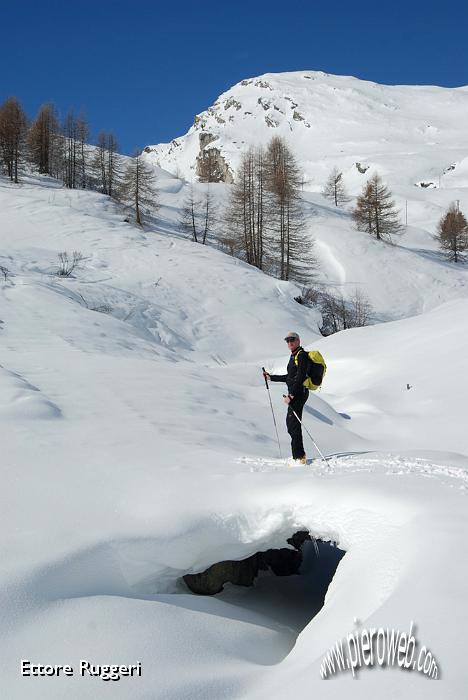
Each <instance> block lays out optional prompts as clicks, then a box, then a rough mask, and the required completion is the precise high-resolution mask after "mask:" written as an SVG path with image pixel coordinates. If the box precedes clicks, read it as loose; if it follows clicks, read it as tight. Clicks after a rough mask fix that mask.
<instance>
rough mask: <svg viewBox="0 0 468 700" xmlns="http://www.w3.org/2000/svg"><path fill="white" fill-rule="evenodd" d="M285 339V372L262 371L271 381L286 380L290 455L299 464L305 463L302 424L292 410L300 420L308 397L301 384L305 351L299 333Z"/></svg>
mask: <svg viewBox="0 0 468 700" xmlns="http://www.w3.org/2000/svg"><path fill="white" fill-rule="evenodd" d="M285 341H286V342H287V344H288V348H289V350H290V351H291V357H290V358H289V362H288V368H287V374H269V373H268V372H266V371H264V372H263V376H264V377H265V379H270V380H271V381H272V382H286V384H287V385H288V395H287V396H285V398H284V402H285V403H286V404H287V405H288V412H287V414H286V427H287V429H288V433H289V435H290V436H291V451H292V457H293V460H295V461H296V462H298V463H299V464H306V456H305V451H304V444H303V442H302V426H301V424H300V422H299V421H298V420H297V418H296V416H295V415H294V413H293V411H294V412H295V413H297V415H298V416H299V418H300V419H301V420H302V409H303V408H304V404H305V402H306V401H307V399H308V398H309V390H308V389H306V388H305V387H304V386H303V382H304V380H305V379H306V376H307V353H306V352H305V351H304V349H303V348H302V347H301V339H300V337H299V335H298V334H297V333H295V332H294V331H291V332H290V333H288V334H287V336H286V338H285Z"/></svg>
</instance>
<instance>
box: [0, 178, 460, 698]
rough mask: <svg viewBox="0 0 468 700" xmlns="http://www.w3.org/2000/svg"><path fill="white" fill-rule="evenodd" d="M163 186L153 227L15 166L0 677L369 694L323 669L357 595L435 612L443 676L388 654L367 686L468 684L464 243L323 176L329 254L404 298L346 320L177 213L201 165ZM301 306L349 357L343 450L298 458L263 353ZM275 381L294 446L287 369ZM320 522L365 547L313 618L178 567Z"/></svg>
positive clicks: (5, 224) (404, 622) (28, 689)
mask: <svg viewBox="0 0 468 700" xmlns="http://www.w3.org/2000/svg"><path fill="white" fill-rule="evenodd" d="M159 184H160V187H161V200H162V204H163V207H162V210H161V212H160V218H159V221H158V224H157V227H156V229H155V230H153V229H152V228H151V227H150V228H147V229H146V230H141V229H137V228H135V227H133V226H132V225H130V224H128V223H125V222H124V221H123V218H124V217H123V215H122V213H121V212H120V211H119V209H118V208H117V207H116V206H115V205H114V204H113V203H112V202H110V201H109V199H107V198H106V197H103V196H100V195H98V194H96V193H91V192H83V191H66V190H64V189H63V188H61V187H59V186H58V185H57V184H56V183H54V182H52V181H50V180H48V179H46V178H26V179H25V181H24V183H23V184H22V185H20V186H13V185H11V184H9V183H8V182H7V181H6V180H5V179H4V178H0V235H1V240H2V247H1V255H0V264H2V265H4V266H6V267H7V268H8V269H9V270H10V272H11V275H10V277H9V278H8V279H7V280H6V281H3V280H2V281H1V282H0V319H1V320H2V321H3V323H2V324H0V328H1V330H0V341H1V359H0V365H1V366H0V383H1V392H0V420H1V422H2V425H3V439H2V460H1V465H2V476H1V482H2V489H1V491H0V513H1V515H0V518H1V532H2V535H1V537H0V547H1V550H0V561H1V562H2V573H1V576H0V589H1V593H2V595H1V598H0V600H1V603H0V619H1V621H2V625H1V632H0V634H1V640H2V654H1V660H0V669H1V679H2V694H4V696H5V697H7V698H8V699H9V700H10V699H12V700H16V699H21V700H23V698H25V697H28V698H39V699H40V700H42V699H44V700H45V699H47V700H54V698H57V699H58V698H60V699H62V698H63V697H65V696H66V697H67V698H73V699H75V698H76V700H85V699H86V698H90V699H91V698H93V700H95V699H96V698H98V699H99V700H100V699H101V698H107V697H109V698H113V699H114V698H132V699H134V698H155V697H156V698H164V699H165V700H166V699H169V700H176V699H177V700H180V699H181V698H190V700H192V699H195V698H200V699H201V698H206V697H213V698H214V697H216V698H246V697H248V698H249V699H250V698H253V699H254V700H260V699H264V698H265V699H266V698H274V699H276V698H278V699H279V698H282V697H284V695H285V693H288V694H289V695H294V697H295V698H297V699H298V700H301V699H302V698H304V700H305V699H306V698H309V697H311V695H313V694H317V693H318V694H320V697H343V695H345V694H346V695H347V696H348V695H351V697H352V696H353V695H356V696H357V695H358V694H359V695H360V696H362V694H363V692H364V693H365V692H366V691H365V690H364V691H363V690H362V688H361V687H360V686H349V685H348V686H344V685H343V683H349V682H350V679H351V677H350V674H346V673H342V674H340V675H338V676H337V677H336V679H335V680H333V681H332V682H330V683H328V684H327V685H324V684H323V681H322V680H321V679H320V673H319V669H320V661H321V658H322V656H323V654H324V653H325V651H326V650H327V649H328V648H329V647H330V646H331V645H332V644H333V643H334V642H335V641H337V640H339V639H341V638H342V637H344V636H345V635H346V634H347V633H348V632H350V631H352V630H353V628H354V627H355V618H356V619H358V620H359V621H360V623H361V624H362V625H365V626H368V627H370V626H377V627H379V626H384V627H386V626H388V627H392V628H400V629H402V630H407V629H409V625H410V621H411V620H414V622H415V624H416V625H417V638H418V641H419V643H420V645H422V644H425V645H426V646H427V647H428V648H430V649H431V651H432V652H433V653H434V654H435V656H436V658H437V661H438V663H439V664H440V668H441V675H442V678H443V683H444V686H443V690H442V691H441V690H440V687H441V686H438V685H435V686H427V685H425V684H424V681H425V679H424V678H423V676H421V675H420V674H417V673H416V672H412V673H408V672H406V673H404V672H402V671H401V670H399V669H394V670H391V669H387V670H382V669H365V670H363V671H361V672H360V674H359V675H360V681H361V683H364V684H366V685H367V686H368V687H369V691H368V694H370V693H371V692H372V694H373V695H375V694H377V693H378V694H379V696H381V697H394V696H395V695H396V694H398V695H402V696H403V697H408V698H409V697H411V698H419V697H421V698H422V697H428V696H430V694H431V693H432V694H433V695H434V697H436V696H437V697H440V696H441V693H442V694H443V696H444V697H453V698H462V697H464V692H465V688H466V671H465V663H464V656H465V654H464V649H463V643H462V640H463V632H464V630H465V629H466V628H467V626H468V605H467V602H466V585H467V580H468V564H467V563H466V557H464V556H463V553H464V551H465V550H466V535H467V525H468V512H467V507H466V503H467V501H466V496H467V488H468V472H467V466H468V437H467V435H466V427H465V426H466V409H465V405H464V402H465V396H466V394H467V389H468V386H467V384H468V379H467V376H468V375H467V371H466V357H467V343H468V323H467V318H468V315H467V304H468V301H467V299H466V296H467V295H466V269H465V267H462V266H461V267H460V268H454V267H453V266H450V265H448V264H447V263H444V262H443V261H441V260H440V259H439V258H438V256H437V254H436V252H435V251H434V247H433V246H431V244H430V243H428V244H427V246H426V245H425V244H426V242H428V241H430V237H429V235H428V231H427V229H425V228H424V227H423V226H422V227H418V228H415V229H414V230H413V231H412V233H411V235H412V236H413V239H411V235H410V240H413V241H416V243H417V246H419V249H418V251H416V250H415V248H416V243H414V245H413V246H412V245H409V244H405V245H401V246H400V247H398V248H397V249H394V248H389V247H388V246H383V247H378V246H377V244H375V245H374V244H373V242H372V241H369V240H368V239H367V238H366V237H365V236H364V235H363V234H359V233H357V232H355V231H353V230H352V227H351V225H350V222H349V216H347V215H346V214H339V213H337V212H335V211H334V210H332V209H331V208H330V207H328V205H326V203H325V202H324V201H323V200H322V198H321V196H320V195H319V194H317V193H314V192H306V193H305V196H306V197H307V198H308V200H309V201H310V202H311V203H312V204H313V207H314V209H315V210H316V211H317V212H318V213H317V214H316V215H314V216H312V217H311V220H310V225H311V231H312V230H313V231H314V234H315V235H316V237H317V240H318V244H317V245H318V247H320V246H322V258H323V260H324V261H326V260H328V261H329V266H328V269H325V271H322V272H321V274H322V275H323V276H324V277H328V278H329V280H331V279H332V278H333V277H334V278H335V279H336V280H337V281H338V282H339V283H340V284H342V285H343V284H347V282H348V281H349V282H350V283H351V282H352V283H353V284H354V283H356V282H360V283H361V284H362V285H363V286H364V289H365V291H366V292H367V294H368V295H369V296H370V298H371V299H372V301H373V304H374V306H375V307H376V308H377V309H378V310H379V312H380V313H381V314H382V316H383V317H393V318H397V317H398V318H399V319H400V320H398V321H393V322H389V323H384V324H378V325H374V326H371V327H367V328H363V329H355V330H351V331H346V332H343V333H340V334H337V335H334V336H331V337H329V338H326V339H324V338H322V337H321V336H320V335H319V334H318V331H317V323H318V321H319V317H318V314H317V313H316V312H315V311H313V310H310V309H306V308H304V307H303V306H300V305H299V304H297V303H296V302H295V301H294V299H293V298H294V296H295V295H296V294H297V293H298V291H299V290H298V289H297V288H295V286H294V285H292V284H289V283H286V282H279V281H278V280H275V279H273V278H269V277H266V276H265V275H263V274H262V273H260V272H258V271H257V270H254V269H252V268H249V267H248V266H247V265H244V264H243V263H241V262H239V261H237V260H234V259H232V258H229V257H227V256H225V255H223V254H222V253H221V252H220V251H218V250H216V249H214V248H213V247H202V246H199V245H196V244H194V243H191V242H190V241H187V240H184V239H183V237H181V236H180V235H179V234H177V231H176V228H177V226H176V218H177V207H178V206H180V201H181V197H183V190H184V186H183V183H181V181H179V180H177V179H175V178H173V177H170V176H169V175H167V173H166V174H165V173H164V172H159ZM216 192H217V197H219V198H220V199H221V198H222V197H224V196H225V188H224V186H222V185H220V186H219V187H218V188H217V189H216ZM418 192H420V190H419V189H418ZM423 194H424V197H425V198H426V199H424V201H423V203H422V205H421V221H422V219H423V218H424V217H425V216H426V217H428V216H429V213H430V211H431V209H430V205H429V204H428V202H429V200H430V197H431V196H432V195H431V193H430V192H429V191H424V193H423ZM429 218H430V222H431V225H433V223H434V217H432V218H431V217H429ZM340 236H343V237H344V238H343V240H344V241H346V245H340V244H339V237H340ZM62 250H68V251H69V252H71V251H72V250H80V251H82V252H83V254H84V255H85V258H86V260H85V264H84V266H83V268H82V269H81V270H79V271H77V273H76V276H75V277H74V278H69V279H64V278H59V277H57V276H56V275H55V274H54V270H55V268H56V265H57V253H58V252H60V251H62ZM392 256H394V257H392ZM395 260H396V261H397V262H395ZM392 281H393V285H391V284H390V282H392ZM103 306H107V307H108V313H102V312H99V311H93V310H92V307H94V308H96V307H103ZM414 313H417V314H419V315H417V316H412V314H414ZM294 328H295V329H297V330H298V331H300V332H301V335H302V338H303V342H304V344H305V345H306V346H308V347H317V348H318V349H320V350H321V352H322V353H323V354H324V356H325V358H326V360H327V364H328V372H327V376H326V381H325V384H324V387H323V390H322V391H321V392H318V393H316V394H315V395H313V396H311V398H310V400H309V402H308V404H307V408H306V411H305V414H304V418H305V421H306V423H307V426H308V428H309V430H310V431H311V433H312V435H313V436H314V438H315V439H316V441H317V442H318V444H319V445H320V447H321V448H322V450H323V451H324V452H326V453H332V452H341V453H345V454H344V456H341V457H339V458H336V459H332V460H331V462H330V463H329V464H328V465H324V464H323V463H322V462H320V461H319V460H314V461H313V462H312V465H310V466H307V467H300V468H294V469H290V468H287V466H286V465H285V462H284V461H281V460H279V459H278V455H277V445H276V438H275V434H274V429H273V424H272V420H271V413H270V407H269V403H268V397H267V395H266V391H265V385H264V383H263V379H262V375H261V372H260V367H261V366H262V365H265V366H266V367H267V368H269V369H271V370H280V369H281V368H282V367H284V366H285V364H286V361H287V356H286V354H285V353H286V350H285V347H284V341H283V340H282V338H283V337H284V333H285V332H286V331H287V330H289V329H294ZM407 385H409V386H410V388H409V389H407ZM271 391H272V399H273V404H274V408H275V411H276V415H277V419H278V423H279V431H280V438H281V443H282V449H283V453H284V454H286V453H287V451H288V440H287V435H286V432H285V428H284V425H283V421H284V405H283V404H282V402H281V393H282V387H281V385H279V386H278V385H277V386H274V385H273V386H272V388H271ZM306 444H307V445H308V452H309V456H310V457H312V456H313V457H316V454H314V451H313V448H312V446H311V445H310V442H307V438H306ZM304 528H305V529H309V530H310V532H311V533H312V534H313V535H314V536H316V537H317V538H322V539H323V540H329V541H333V542H337V543H338V544H339V546H340V547H341V548H343V549H344V550H346V555H345V556H344V558H343V560H342V561H341V563H340V565H339V567H338V569H337V572H336V575H335V577H334V578H333V581H332V583H331V585H330V587H329V590H328V593H327V597H326V601H325V606H324V608H323V609H322V610H321V611H320V613H319V614H318V615H317V616H316V617H314V619H313V620H312V621H311V622H310V623H309V624H308V625H307V626H306V627H305V628H304V629H303V630H302V632H301V633H300V634H299V636H298V637H297V638H296V636H297V629H298V628H297V624H296V621H294V622H293V619H292V618H291V619H289V618H288V615H286V618H285V617H284V616H283V617H282V616H281V615H280V614H278V612H277V611H276V613H275V612H274V610H273V609H272V608H274V606H277V605H278V600H281V591H280V589H278V595H277V596H276V597H275V595H274V594H272V593H271V591H270V593H269V594H268V595H270V596H271V598H270V600H271V605H263V607H262V606H259V607H256V608H255V609H254V610H252V609H251V607H249V603H248V601H247V600H246V601H245V603H244V604H243V603H242V599H243V598H246V597H247V596H248V593H249V591H243V592H241V593H240V592H239V591H235V590H234V591H232V590H231V591H229V589H228V590H227V591H226V594H225V595H224V594H223V595H222V596H220V597H219V598H218V597H215V598H209V599H207V598H203V597H199V596H193V595H190V594H189V593H188V592H187V591H186V590H184V588H183V586H182V584H181V583H180V581H179V578H180V576H181V575H182V574H184V573H186V572H190V571H194V572H195V571H200V570H202V569H204V568H206V567H207V566H209V565H210V564H211V563H213V562H215V561H219V560H220V559H226V558H239V559H240V558H244V557H246V556H249V555H250V554H252V553H254V552H255V551H258V550H261V549H265V548H268V547H280V546H284V545H285V540H286V538H287V537H289V536H290V535H291V534H292V533H293V532H294V531H296V530H298V529H304ZM267 585H268V584H267V583H265V579H261V581H260V582H259V586H258V587H257V588H259V589H260V590H261V588H262V587H265V586H267ZM288 585H290V586H291V588H290V589H289V590H290V595H295V594H294V585H295V583H294V582H285V581H281V582H279V584H278V586H284V587H286V591H288V588H287V587H288ZM296 594H297V595H299V592H298V591H296ZM302 594H303V591H302V592H301V595H302ZM251 605H252V604H251V603H250V606H251ZM283 613H284V611H283ZM288 621H289V622H288ZM22 658H27V659H31V660H33V661H35V662H42V663H70V664H72V665H74V666H77V664H78V661H79V659H80V658H81V659H89V660H90V661H93V662H94V663H135V662H137V661H141V663H142V666H143V674H142V678H137V679H135V678H133V679H123V680H121V681H120V682H118V683H104V682H102V681H100V680H98V679H87V678H78V677H74V678H65V679H62V678H59V679H56V678H55V679H49V678H39V679H37V678H36V679H26V678H21V677H20V674H19V662H20V659H22ZM431 688H432V690H431ZM366 690H367V689H366ZM436 694H437V695H436Z"/></svg>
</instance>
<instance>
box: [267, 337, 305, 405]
mask: <svg viewBox="0 0 468 700" xmlns="http://www.w3.org/2000/svg"><path fill="white" fill-rule="evenodd" d="M298 353H299V356H298V358H297V365H296V363H295V362H294V355H297V354H298ZM307 364H308V362H307V353H306V351H305V350H304V348H302V347H300V346H299V347H298V348H297V350H296V352H295V353H294V354H292V355H291V357H290V358H289V362H288V368H287V374H270V379H271V381H272V382H286V384H287V385H288V394H291V396H298V395H299V394H301V393H302V392H303V391H307V390H306V389H305V387H304V386H303V382H304V380H305V378H306V376H307Z"/></svg>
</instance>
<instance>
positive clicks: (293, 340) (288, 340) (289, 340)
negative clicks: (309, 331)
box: [285, 337, 298, 343]
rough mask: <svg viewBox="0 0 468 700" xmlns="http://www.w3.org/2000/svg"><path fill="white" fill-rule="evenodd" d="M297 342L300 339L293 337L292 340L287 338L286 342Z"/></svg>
mask: <svg viewBox="0 0 468 700" xmlns="http://www.w3.org/2000/svg"><path fill="white" fill-rule="evenodd" d="M296 340H298V338H292V337H290V338H285V341H286V342H287V343H294V342H295V341H296Z"/></svg>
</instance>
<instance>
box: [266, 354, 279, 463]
mask: <svg viewBox="0 0 468 700" xmlns="http://www.w3.org/2000/svg"><path fill="white" fill-rule="evenodd" d="M262 371H263V372H265V373H266V369H265V367H262ZM263 378H264V380H265V386H266V388H267V391H268V398H269V399H270V408H271V415H272V416H273V423H274V424H275V431H276V439H277V440H278V450H279V455H280V459H282V458H283V455H282V454H281V445H280V440H279V435H278V428H277V426H276V418H275V412H274V410H273V404H272V402H271V394H270V387H269V386H268V380H267V378H266V377H265V374H264V375H263Z"/></svg>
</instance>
